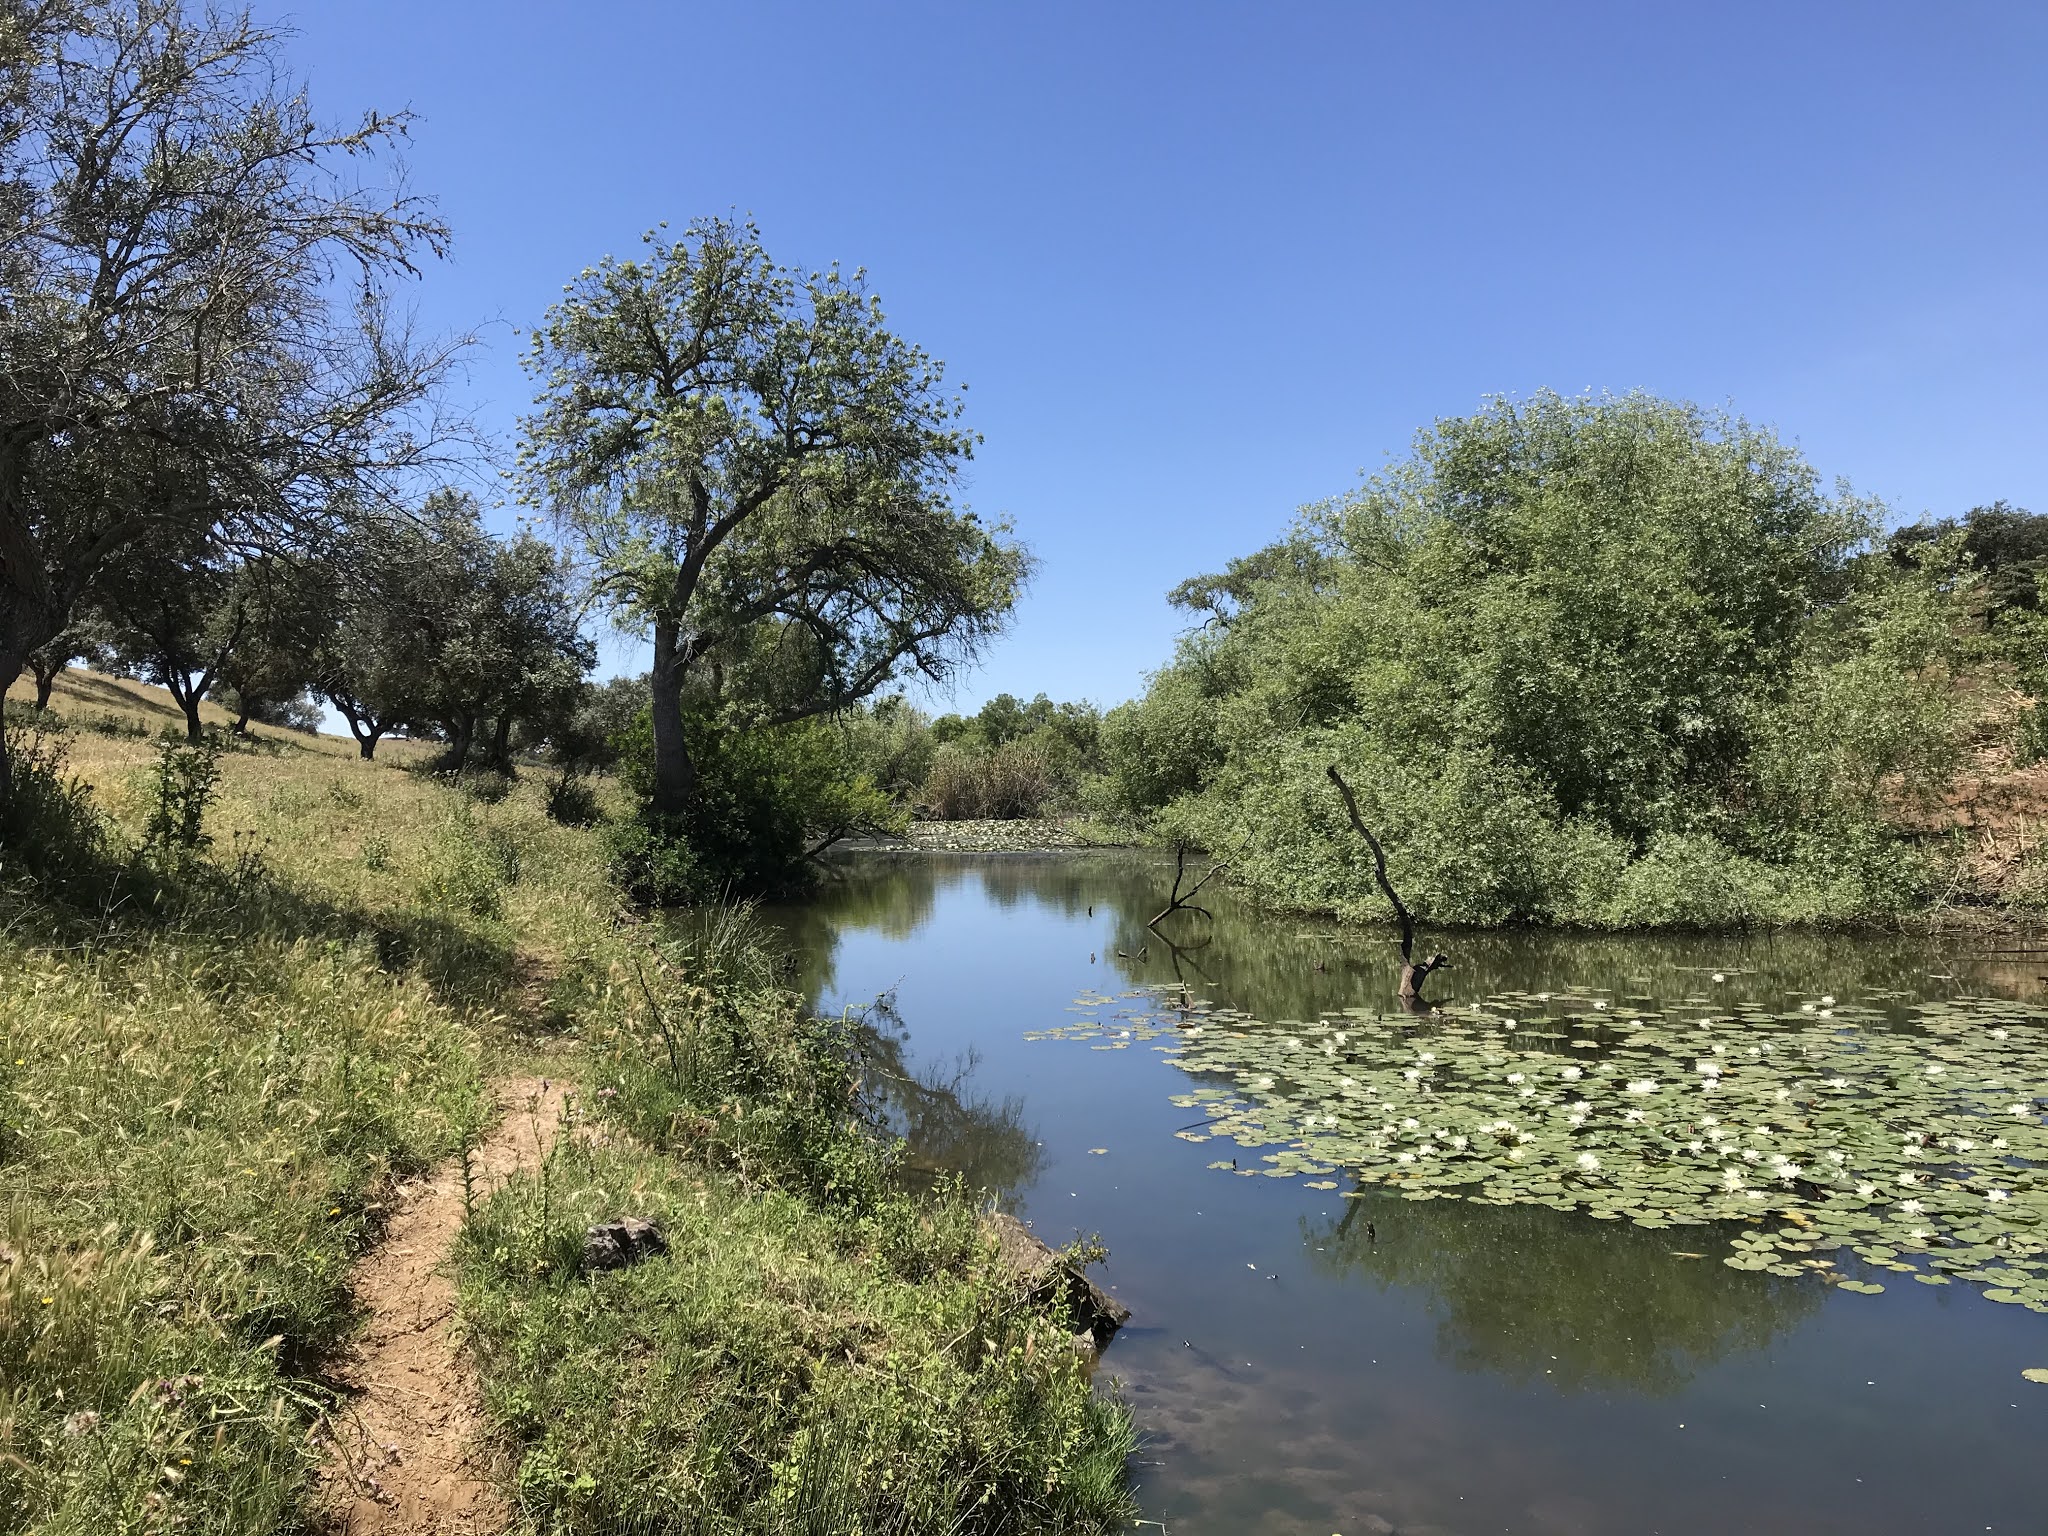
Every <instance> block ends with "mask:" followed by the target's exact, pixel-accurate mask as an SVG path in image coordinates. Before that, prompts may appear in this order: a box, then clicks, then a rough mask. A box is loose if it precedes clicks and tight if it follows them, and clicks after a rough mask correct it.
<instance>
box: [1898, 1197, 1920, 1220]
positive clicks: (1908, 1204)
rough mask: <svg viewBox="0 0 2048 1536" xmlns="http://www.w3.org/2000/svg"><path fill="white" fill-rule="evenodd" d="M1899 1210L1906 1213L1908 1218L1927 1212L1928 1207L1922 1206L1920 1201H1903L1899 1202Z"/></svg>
mask: <svg viewBox="0 0 2048 1536" xmlns="http://www.w3.org/2000/svg"><path fill="white" fill-rule="evenodd" d="M1899 1209H1900V1210H1902V1211H1904V1212H1905V1213H1906V1214H1907V1215H1908V1216H1918V1215H1919V1214H1920V1213H1921V1212H1922V1211H1924V1210H1926V1209H1927V1207H1926V1206H1924V1205H1922V1204H1921V1203H1920V1202H1919V1201H1918V1200H1901V1201H1900V1202H1899Z"/></svg>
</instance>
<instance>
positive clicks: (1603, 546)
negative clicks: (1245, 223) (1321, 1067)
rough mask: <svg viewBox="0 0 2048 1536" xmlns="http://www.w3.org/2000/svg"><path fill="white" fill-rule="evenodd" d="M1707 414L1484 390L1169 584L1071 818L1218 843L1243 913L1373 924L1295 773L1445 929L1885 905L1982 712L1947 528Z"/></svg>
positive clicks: (1913, 859)
mask: <svg viewBox="0 0 2048 1536" xmlns="http://www.w3.org/2000/svg"><path fill="white" fill-rule="evenodd" d="M1876 511H1877V509H1876V508H1875V507H1873V506H1872V505H1871V504H1869V503H1866V502H1863V501H1861V500H1858V499H1857V498H1855V497H1853V496H1851V495H1850V494H1848V493H1847V492H1846V491H1844V492H1838V493H1837V494H1835V495H1832V496H1830V495H1825V494H1823V493H1822V492H1821V490H1820V489H1819V487H1818V485H1817V483H1816V479H1815V476H1814V474H1813V472H1812V470H1811V469H1810V468H1809V467H1808V466H1807V465H1806V463H1805V462H1804V460H1802V459H1801V458H1800V457H1799V455H1798V454H1797V453H1796V452H1795V451H1794V450H1792V449H1790V448H1788V447H1786V446H1785V445H1783V444H1782V443H1780V442H1778V441H1777V440H1776V439H1775V438H1773V437H1772V436H1771V435H1770V434H1769V433H1767V432H1763V431H1760V430H1758V429H1756V428H1753V427H1751V426H1749V425H1748V424H1747V423H1745V422H1742V421H1740V420H1738V419H1735V418H1732V417H1727V416H1723V415H1719V414H1715V413H1710V412H1706V411H1702V410H1700V409H1698V408H1696V407H1693V406H1689V405H1682V404H1674V403H1671V402H1667V401H1662V400H1656V399H1652V398H1650V397H1647V396H1641V395H1630V396H1627V397H1623V398H1620V399H1613V398H1602V399H1590V398H1587V399H1575V400H1568V399H1564V398H1561V397H1558V396H1555V395H1539V396H1537V397H1535V398H1533V399H1530V400H1526V401H1498V402H1495V403H1494V404H1492V405H1490V406H1489V407H1488V408H1487V409H1486V410H1484V411H1481V412H1480V413H1478V414H1477V415H1475V416H1471V417H1467V418H1463V419H1455V420H1447V421H1443V422H1439V423H1438V424H1437V425H1436V426H1435V427H1434V428H1433V429H1431V430H1430V431H1428V432H1425V433H1424V434H1422V436H1421V437H1420V438H1419V439H1418V440H1417V443H1416V446H1415V451H1414V453H1413V455H1412V456H1411V457H1410V458H1408V459H1407V460H1405V461H1403V462H1401V463H1399V464H1397V465H1395V466H1393V467H1392V468H1390V469H1389V470H1387V471H1386V472H1385V473H1383V474H1381V475H1379V476H1377V477H1375V478H1373V479H1371V480H1369V481H1367V482H1366V484H1365V485H1364V486H1362V487H1361V488H1360V489H1359V490H1358V491H1356V492H1354V493H1353V494H1351V495H1349V496H1346V497H1342V498H1339V499H1337V500H1335V501H1332V502H1328V503H1324V504H1321V505H1318V506H1314V507H1310V508H1308V509H1306V510H1305V511H1304V512H1303V513H1302V514H1301V516H1300V518H1299V520H1298V521H1297V523H1296V525H1295V527H1294V529H1293V530H1292V531H1291V532H1290V533H1289V535H1288V536H1287V537H1286V538H1285V539H1283V540H1282V541H1281V542H1280V543H1278V544H1275V545H1273V546H1271V547H1269V548H1267V549H1265V550H1261V551H1258V552H1257V553H1255V554H1254V555H1251V556H1248V557H1246V558H1245V559H1243V560H1240V561H1237V562H1235V563H1234V564H1232V565H1231V566H1230V567H1229V568H1228V569H1227V570H1225V571H1224V572H1222V573H1221V574H1219V575H1215V576H1208V577H1199V578H1196V579H1194V580H1192V581H1189V582H1187V583H1184V584H1183V585H1182V586H1181V587H1180V588H1178V589H1176V591H1175V593H1174V600H1175V601H1176V602H1177V603H1179V604H1180V605H1182V606H1183V607H1184V608H1186V609H1187V610H1189V611H1190V612H1191V613H1194V614H1197V615H1199V616H1201V617H1202V618H1203V620H1204V622H1203V624H1202V626H1201V627H1200V628H1199V629H1197V630H1195V631H1194V632H1192V633H1191V634H1190V635H1188V636H1187V638H1186V639H1184V640H1183V642H1182V644H1181V646H1180V649H1179V653H1178V655H1177V657H1176V659H1175V661H1174V662H1173V664H1172V665H1171V666H1169V667H1167V668H1165V669H1163V670H1162V671H1161V672H1159V673H1157V674H1156V675H1155V676H1154V678H1153V679H1152V682H1151V685H1150V687H1149V689H1148V691H1147V693H1146V695H1145V697H1144V698H1143V699H1142V700H1140V701H1138V702H1136V703H1133V704H1131V705H1127V706H1125V707H1123V708H1121V709H1119V710H1116V711H1113V712H1112V713H1111V714H1110V715H1109V717H1108V718H1107V719H1106V720H1104V722H1103V724H1102V731H1101V758H1102V764H1103V772H1102V775H1101V777H1100V778H1099V779H1097V780H1096V781H1095V782H1094V783H1093V784H1091V786H1090V788H1089V793H1088V798H1089V803H1090V805H1091V808H1093V809H1094V810H1096V811H1097V812H1098V813H1099V814H1102V815H1104V816H1106V817H1110V818H1114V819H1117V820H1125V821H1132V820H1135V821H1140V822H1147V823H1150V824H1151V825H1152V826H1153V827H1154V828H1156V829H1157V830H1158V831H1160V832H1161V833H1163V834H1166V835H1172V836H1179V837H1186V838H1191V839H1193V840H1194V841H1196V842H1198V843H1200V844H1202V845H1204V846H1207V847H1209V848H1211V849H1212V850H1214V851H1216V852H1219V853H1222V852H1226V851H1228V852H1230V853H1233V854H1234V855H1235V856H1236V862H1235V863H1234V864H1233V873H1234V876H1235V878H1238V879H1240V880H1243V881H1245V882H1246V883H1248V884H1250V885H1251V886H1252V887H1254V888H1255V889H1257V890H1259V891H1260V892H1261V893H1262V894H1263V895H1265V896H1267V897H1268V898H1269V899H1272V900H1275V901H1278V902H1282V903H1287V904H1292V905H1297V906H1304V907H1314V908H1321V909H1325V910H1334V911H1340V912H1347V913H1351V914H1354V915H1366V914H1368V913H1374V912H1382V911H1384V904H1383V900H1382V899H1381V898H1380V897H1379V896H1378V894H1377V890H1376V887H1375V885H1374V882H1373V881H1372V878H1371V875H1370V866H1369V863H1367V862H1366V861H1365V860H1364V858H1363V851H1362V850H1361V849H1359V848H1358V847H1357V846H1356V841H1357V840H1356V838H1355V836H1354V835H1353V834H1352V833H1351V832H1350V831H1349V829H1348V826H1347V825H1346V824H1345V822H1344V820H1343V818H1342V816H1341V814H1340V810H1339V807H1338V805H1337V802H1336V800H1335V798H1334V796H1333V795H1332V793H1331V791H1330V789H1329V787H1328V785H1327V784H1326V783H1325V782H1324V781H1323V777H1322V775H1323V772H1324V769H1325V768H1326V767H1327V766H1329V765H1330V764H1332V763H1337V764H1342V765H1343V766H1344V767H1345V768H1346V770H1347V773H1348V774H1349V775H1350V776H1351V777H1352V778H1353V781H1354V782H1355V784H1356V785H1357V787H1358V789H1359V792H1360V799H1361V802H1362V804H1363V806H1364V808H1365V810H1366V813H1367V815H1368V818H1369V820H1370V821H1371V822H1372V824H1374V825H1375V826H1376V827H1377V829H1378V830H1379V833H1380V836H1381V838H1382V840H1383V841H1384V843H1385V844H1386V846H1387V849H1388V855H1389V858H1390V860H1391V862H1392V865H1393V869H1394V875H1395V882H1396V884H1397V886H1398V887H1399V888H1400V889H1401V890H1402V891H1403V892H1404V893H1405V894H1406V895H1407V896H1408V898H1409V901H1410V905H1411V906H1413V907H1414V908H1415V910H1416V911H1417V912H1418V913H1419V914H1422V915H1426V916H1428V917H1430V918H1433V919H1435V920H1438V921H1442V922H1464V923H1500V922H1508V921H1517V920H1538V921H1563V922H1574V923H1591V924H1601V925H1609V924H1612V925H1636V924H1676V925H1714V924H1720V923H1730V922H1758V921H1789V920H1836V919H1847V918H1855V917H1868V916H1876V915H1886V914H1890V913H1893V912H1896V911H1898V910H1900V909H1901V908H1902V907H1904V906H1906V905H1909V904H1910V903H1911V902H1912V901H1914V900H1916V899H1918V898H1919V897H1920V896H1922V895H1924V893H1925V891H1926V890H1927V887H1928V881H1929V878H1930V871H1929V867H1928V864H1927V862H1926V859H1925V858H1924V857H1923V856H1922V855H1920V854H1918V853H1915V852H1913V851H1912V850H1910V849H1908V848H1907V847H1905V846H1904V845H1903V844H1902V843H1901V841H1900V838H1899V835H1898V834H1897V833H1896V832H1895V831H1892V830H1890V829H1891V828H1892V827H1893V825H1894V823H1895V822H1896V820H1897V813H1898V812H1899V811H1900V810H1901V809H1904V808H1908V807H1912V806H1915V805H1917V806H1921V807H1929V806H1933V805H1934V804H1935V803H1936V802H1937V801H1938V798H1939V795H1940V792H1941V790H1942V788H1943V786H1944V785H1945V784H1947V783H1948V782H1949V780H1950V778H1951V776H1952V775H1953V773H1954V771H1955V769H1956V766H1957V764H1958V762H1959V757H1960V752H1961V749H1962V746H1963V744H1964V742H1965V740H1966V738H1967V733H1968V731H1969V730H1970V728H1971V726H1972V723H1973V722H1974V721H1975V720H1976V719H1977V718H1978V717H1979V716H1980V715H1981V713H1982V711H1983V702H1982V700H1981V698H1980V697H1979V696H1978V693H1977V691H1976V690H1975V689H1973V687H1972V686H1970V683H1969V681H1968V678H1967V675H1966V668H1967V666H1968V664H1969V647H1968V645H1967V643H1966V637H1965V636H1964V635H1963V633H1962V626H1960V625H1959V617H1960V615H1961V614H1962V613H1963V612H1964V611H1965V609H1966V608H1967V605H1968V602H1969V600H1970V595H1971V593H1972V592H1973V590H1974V582H1975V577H1974V576H1973V574H1972V572H1971V570H1970V569H1969V566H1968V563H1967V560H1966V558H1965V552H1964V551H1963V550H1962V549H1961V543H1962V539H1961V536H1960V535H1944V536H1940V537H1930V538H1927V539H1924V540H1920V541H1918V542H1916V543H1912V544H1911V545H1910V546H1898V545H1893V546H1887V547H1884V548H1880V547H1879V546H1878V544H1877V542H1876V530H1877V522H1876Z"/></svg>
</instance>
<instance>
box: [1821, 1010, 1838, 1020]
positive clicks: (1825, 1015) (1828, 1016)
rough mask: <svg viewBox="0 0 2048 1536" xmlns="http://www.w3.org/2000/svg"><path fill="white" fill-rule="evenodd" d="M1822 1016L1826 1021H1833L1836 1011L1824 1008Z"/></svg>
mask: <svg viewBox="0 0 2048 1536" xmlns="http://www.w3.org/2000/svg"><path fill="white" fill-rule="evenodd" d="M1820 1016H1821V1017H1822V1018H1824V1019H1832V1018H1833V1017H1834V1016H1835V1010H1834V1009H1832V1008H1823V1009H1821V1011H1820Z"/></svg>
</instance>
